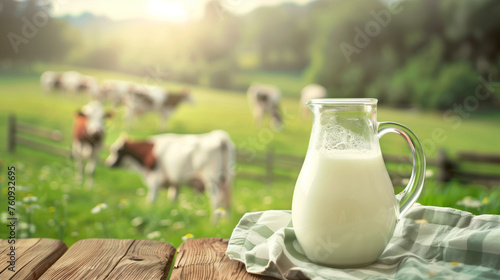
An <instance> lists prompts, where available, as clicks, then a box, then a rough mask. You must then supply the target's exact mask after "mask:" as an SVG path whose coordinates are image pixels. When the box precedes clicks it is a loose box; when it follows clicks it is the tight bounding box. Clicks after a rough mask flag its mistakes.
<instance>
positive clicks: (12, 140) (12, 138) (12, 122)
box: [7, 114, 16, 153]
mask: <svg viewBox="0 0 500 280" xmlns="http://www.w3.org/2000/svg"><path fill="white" fill-rule="evenodd" d="M7 151H9V153H13V152H15V151H16V116H15V115H13V114H10V115H9V123H8V125H7Z"/></svg>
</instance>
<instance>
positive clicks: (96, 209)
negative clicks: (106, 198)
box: [90, 203, 108, 214]
mask: <svg viewBox="0 0 500 280" xmlns="http://www.w3.org/2000/svg"><path fill="white" fill-rule="evenodd" d="M106 208H108V205H107V204H106V203H99V204H97V206H96V207H94V208H92V210H90V213H92V214H97V213H100V212H101V211H102V210H104V209H106Z"/></svg>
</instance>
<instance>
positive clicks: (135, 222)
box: [130, 217, 144, 227]
mask: <svg viewBox="0 0 500 280" xmlns="http://www.w3.org/2000/svg"><path fill="white" fill-rule="evenodd" d="M130 223H131V224H132V225H133V226H134V227H138V226H140V225H142V223H144V220H143V219H142V218H141V217H136V218H133V219H132V221H131V222H130Z"/></svg>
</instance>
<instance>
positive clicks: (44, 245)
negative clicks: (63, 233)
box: [0, 238, 68, 279]
mask: <svg viewBox="0 0 500 280" xmlns="http://www.w3.org/2000/svg"><path fill="white" fill-rule="evenodd" d="M10 246H15V248H16V250H15V254H16V262H15V268H14V270H15V272H12V271H10V270H8V266H9V265H10V264H9V263H8V262H7V261H8V260H9V256H8V255H7V253H9V252H10V249H9V248H10ZM0 248H2V249H4V248H6V250H3V251H2V255H1V256H0V271H1V272H0V279H38V278H39V277H40V275H42V274H43V273H44V272H45V271H46V270H47V269H48V268H49V267H50V266H51V265H52V264H54V263H55V262H56V261H57V259H59V257H61V256H62V254H64V252H66V250H67V249H68V248H67V247H66V244H64V243H63V242H62V241H59V240H55V239H46V238H41V239H38V238H30V239H17V240H16V243H15V244H8V240H0Z"/></svg>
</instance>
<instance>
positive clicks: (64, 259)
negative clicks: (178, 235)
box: [0, 238, 274, 280]
mask: <svg viewBox="0 0 500 280" xmlns="http://www.w3.org/2000/svg"><path fill="white" fill-rule="evenodd" d="M227 243H228V240H227V239H220V238H205V239H192V240H188V241H186V242H184V243H182V244H181V246H180V247H179V248H178V249H177V250H176V249H175V248H174V247H173V246H172V245H170V244H168V243H165V242H160V241H151V240H132V239H84V240H80V241H78V242H76V243H75V244H73V246H71V247H70V248H69V249H68V248H67V246H66V244H64V243H63V242H62V241H59V240H54V239H46V238H40V239H38V238H31V239H17V240H16V244H15V247H16V250H15V255H16V262H15V272H12V271H10V270H8V267H9V263H8V262H7V261H8V260H9V256H8V255H7V254H8V253H9V252H10V246H11V245H9V244H8V240H0V251H1V255H0V279H42V280H53V279H71V280H76V279H166V278H167V277H168V275H169V273H171V276H170V279H176V280H181V279H202V280H209V279H252V280H254V279H274V278H269V277H262V276H258V275H253V274H249V273H247V272H246V270H245V266H244V265H243V264H242V263H240V262H238V261H232V260H229V258H228V257H227V256H226V255H225V254H224V252H225V251H226V248H227ZM176 251H177V255H176ZM174 258H175V263H174V265H173V267H172V262H173V260H174Z"/></svg>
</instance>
